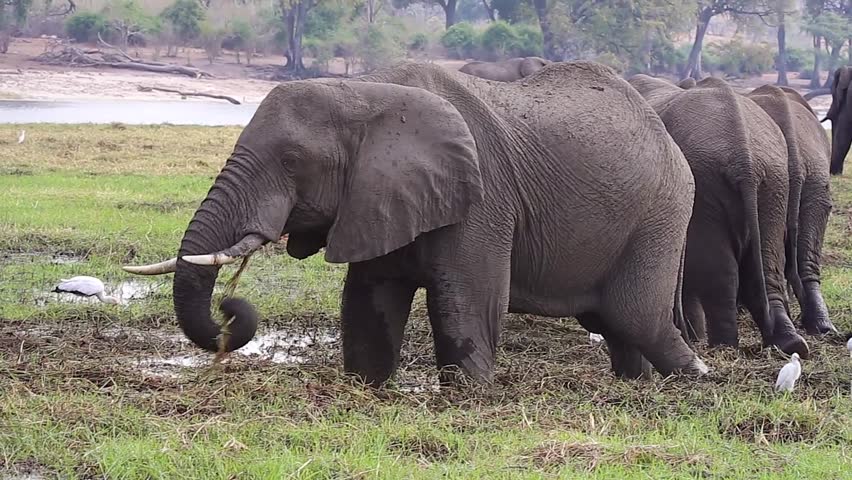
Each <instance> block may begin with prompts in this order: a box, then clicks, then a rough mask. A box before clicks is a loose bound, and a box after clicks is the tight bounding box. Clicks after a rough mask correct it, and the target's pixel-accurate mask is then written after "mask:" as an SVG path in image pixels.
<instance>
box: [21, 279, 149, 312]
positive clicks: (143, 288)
mask: <svg viewBox="0 0 852 480" xmlns="http://www.w3.org/2000/svg"><path fill="white" fill-rule="evenodd" d="M63 278H65V277H63ZM57 283H58V282H57ZM162 285H163V284H162V283H159V282H157V283H154V282H145V281H142V280H126V281H123V282H120V283H118V284H116V285H112V284H105V287H106V288H105V290H106V294H107V295H109V296H112V297H116V298H120V299H121V301H122V303H125V304H126V303H127V302H131V301H133V300H141V299H143V298H145V297H148V296H149V295H152V294H154V293H156V292H157V290H158V289H159V288H160V286H162ZM51 290H52V288H51ZM33 296H34V297H35V302H36V305H38V306H40V307H43V306H46V305H47V304H49V303H51V302H52V301H56V302H60V303H77V304H85V303H100V300H98V298H97V297H81V296H79V295H74V294H73V293H65V292H51V291H47V292H45V291H43V290H40V289H36V290H34V291H33Z"/></svg>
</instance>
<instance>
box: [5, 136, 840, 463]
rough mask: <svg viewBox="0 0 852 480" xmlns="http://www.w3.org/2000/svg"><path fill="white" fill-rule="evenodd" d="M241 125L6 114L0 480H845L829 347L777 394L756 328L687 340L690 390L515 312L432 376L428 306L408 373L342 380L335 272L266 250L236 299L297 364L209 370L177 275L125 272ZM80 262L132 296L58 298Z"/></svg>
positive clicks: (832, 290) (822, 342)
mask: <svg viewBox="0 0 852 480" xmlns="http://www.w3.org/2000/svg"><path fill="white" fill-rule="evenodd" d="M20 128H26V130H27V141H26V142H25V143H24V144H22V145H18V144H16V142H15V138H16V136H17V131H18V130H19V129H20ZM239 131H240V130H239V129H238V128H203V127H175V126H162V127H126V126H123V125H109V126H73V127H69V126H49V125H27V126H24V127H20V126H0V225H2V228H0V478H3V477H4V476H10V477H11V478H16V477H15V475H21V474H24V473H34V474H36V475H37V476H41V477H46V478H53V477H60V478H68V477H72V478H92V477H95V478H104V477H106V478H121V479H136V478H139V479H148V478H205V479H207V478H221V479H228V478H269V479H273V478H274V479H280V478H306V479H307V478H310V479H320V478H387V479H399V478H445V477H453V478H483V479H485V478H487V479H494V478H619V479H621V478H670V479H675V478H677V479H680V478H714V479H721V478H750V479H751V478H789V479H799V478H805V477H811V476H816V477H817V478H826V479H840V478H852V467H850V465H852V391H850V388H852V359H850V358H849V356H848V353H846V350H845V349H844V348H843V346H842V339H840V338H826V339H810V342H811V348H812V351H813V352H814V356H813V358H812V359H810V360H807V361H805V362H804V364H803V370H804V371H803V374H802V378H801V380H800V383H799V388H798V389H797V390H796V391H795V392H794V393H793V394H791V395H783V396H779V395H775V394H773V392H772V389H771V386H772V384H773V382H774V379H775V375H776V372H777V370H778V368H780V367H781V365H783V364H784V363H785V361H786V360H785V357H784V356H783V355H782V354H780V353H779V352H777V351H773V350H761V349H760V348H759V338H758V337H757V335H756V332H755V331H754V329H753V328H752V327H751V325H750V324H749V323H748V322H743V324H742V328H741V331H742V343H741V348H740V349H739V350H736V351H735V350H732V349H719V350H708V349H706V348H704V347H701V346H699V347H698V348H699V350H701V354H702V357H703V358H704V359H705V361H706V362H707V363H708V364H709V365H710V366H711V368H712V369H713V371H712V372H711V374H710V375H708V376H706V377H705V378H702V379H700V380H698V381H697V382H696V381H693V380H686V379H677V378H670V379H662V378H657V379H655V380H654V381H651V382H625V381H619V380H615V379H614V378H612V376H611V375H610V373H609V371H608V369H609V360H608V356H607V353H606V349H605V347H601V346H594V345H590V344H589V342H588V337H587V334H586V333H585V332H584V330H583V329H582V328H580V327H579V326H578V325H577V323H576V322H575V321H574V320H571V319H546V318H538V317H531V316H509V318H508V319H507V322H506V328H505V330H504V335H503V342H502V345H501V351H500V355H499V364H498V366H497V371H496V378H495V383H494V384H493V385H491V386H487V387H481V386H469V387H465V388H455V389H446V390H443V391H437V390H436V389H435V388H434V384H435V381H436V378H435V377H436V375H435V372H434V368H433V357H432V348H431V339H430V336H429V330H428V321H427V320H426V319H425V312H424V308H423V305H422V298H421V299H420V300H419V301H418V304H417V305H416V307H415V309H414V313H413V317H412V320H411V322H410V323H409V325H410V327H409V331H408V332H407V338H406V342H405V345H404V347H403V350H404V358H403V362H402V364H403V365H404V367H403V368H402V369H401V371H400V372H399V374H398V378H397V379H396V382H395V383H394V384H393V385H390V386H389V387H387V388H385V389H382V390H372V389H368V388H364V387H362V386H360V385H357V384H356V383H354V382H352V381H350V380H349V379H347V378H345V377H344V376H343V375H342V374H341V369H340V366H341V359H340V351H339V340H338V339H337V338H336V337H335V336H334V335H333V329H334V327H335V322H336V318H337V311H338V294H339V290H340V286H341V281H342V275H343V272H344V270H343V269H342V268H340V267H339V266H331V265H327V264H325V263H324V262H323V261H322V258H320V257H316V258H311V259H308V260H306V261H302V262H298V261H296V260H293V259H291V258H289V257H287V256H286V254H283V252H280V251H278V250H277V248H276V247H275V246H269V247H267V248H266V249H265V250H264V251H263V252H261V254H259V255H256V256H254V257H253V258H252V262H251V264H250V265H249V269H248V270H247V272H246V274H245V275H243V279H242V281H241V282H240V286H239V289H238V292H239V293H240V295H242V296H245V297H247V298H248V299H249V300H251V301H252V302H253V303H254V304H255V305H257V307H258V309H259V310H260V312H261V313H262V315H263V316H264V318H265V322H264V325H263V328H262V331H261V332H260V333H261V334H264V335H266V334H281V333H282V332H283V333H286V334H288V335H293V336H295V337H298V338H302V337H310V338H312V339H314V340H313V343H312V342H293V343H292V344H289V346H287V347H286V353H287V354H290V355H294V356H298V357H299V359H300V361H299V362H287V361H285V362H284V363H276V361H275V358H271V357H270V356H269V355H266V356H244V355H237V354H234V355H232V357H231V358H230V360H229V361H228V362H227V364H226V365H225V366H224V367H220V368H218V369H211V368H210V367H209V360H210V358H209V356H207V355H204V354H199V352H198V351H197V349H195V348H194V347H192V346H191V345H189V344H187V343H186V341H184V340H182V338H181V335H180V332H179V329H178V328H177V326H176V324H175V320H174V317H173V313H172V311H171V289H170V281H171V278H170V276H166V277H158V278H155V279H146V278H140V277H133V276H130V275H127V274H125V273H124V272H123V271H122V270H121V269H120V266H121V265H122V264H126V263H143V262H149V261H155V260H160V259H162V258H164V257H170V256H172V255H174V253H175V252H176V250H177V247H178V243H179V241H180V238H181V235H182V233H183V229H184V228H185V226H186V224H187V222H188V220H189V218H190V217H191V215H192V212H193V211H194V209H195V207H196V206H197V204H198V203H199V202H200V201H201V199H202V198H203V197H204V195H205V193H206V191H207V189H208V188H209V186H210V184H211V181H212V178H213V176H214V175H215V174H216V172H217V171H218V169H219V168H220V167H221V165H222V162H223V161H224V160H225V159H226V158H227V155H228V153H229V151H230V148H231V146H232V145H233V142H234V140H235V139H236V137H237V136H238V134H239ZM832 188H833V191H834V197H835V210H834V214H833V217H832V220H831V226H830V230H829V232H828V234H827V238H826V244H827V245H826V255H825V268H824V281H823V288H824V292H825V295H826V300H827V302H828V304H829V308H830V309H831V311H832V315H833V319H834V322H835V324H836V325H837V326H838V328H840V329H841V330H843V331H849V330H850V329H852V295H850V293H852V232H850V230H852V179H849V178H840V179H834V180H833V185H832ZM234 271H235V268H230V267H228V268H226V269H223V274H222V275H221V277H220V281H219V284H220V285H222V284H223V283H224V281H225V280H227V278H228V277H229V276H230V275H232V274H233V272H234ZM81 274H83V275H95V276H98V277H100V278H102V279H104V281H105V282H106V283H107V284H108V286H109V288H110V289H113V290H119V289H124V290H127V291H135V292H136V293H137V297H138V298H128V301H127V302H126V303H127V304H126V305H120V306H114V305H103V304H99V303H95V302H69V301H67V299H65V298H64V297H62V296H60V295H59V294H55V293H49V290H51V289H52V288H53V286H54V285H55V283H56V282H57V281H58V279H59V278H62V277H67V276H71V275H81ZM124 290H121V291H124ZM140 292H141V293H140ZM125 293H126V292H125ZM329 332H331V333H332V335H331V336H329V337H327V338H326V339H325V340H321V338H322V337H323V336H327V335H328V333H329ZM187 358H189V359H194V361H195V362H196V363H195V364H194V365H195V366H190V367H180V366H179V365H181V361H182V360H179V359H184V360H186V359H187Z"/></svg>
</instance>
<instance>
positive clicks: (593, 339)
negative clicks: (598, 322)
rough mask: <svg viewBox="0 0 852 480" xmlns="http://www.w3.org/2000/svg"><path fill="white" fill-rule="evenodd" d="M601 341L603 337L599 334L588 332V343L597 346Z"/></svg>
mask: <svg viewBox="0 0 852 480" xmlns="http://www.w3.org/2000/svg"><path fill="white" fill-rule="evenodd" d="M603 339H604V338H603V335H601V334H600V333H592V332H589V342H590V343H591V344H592V345H597V344H599V343H601V342H602V341H603Z"/></svg>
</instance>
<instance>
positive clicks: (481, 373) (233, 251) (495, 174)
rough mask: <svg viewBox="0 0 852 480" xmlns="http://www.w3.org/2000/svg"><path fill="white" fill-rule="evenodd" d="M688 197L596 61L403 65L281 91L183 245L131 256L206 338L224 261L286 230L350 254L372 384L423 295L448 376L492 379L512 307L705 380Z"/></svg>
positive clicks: (244, 324)
mask: <svg viewBox="0 0 852 480" xmlns="http://www.w3.org/2000/svg"><path fill="white" fill-rule="evenodd" d="M559 92H571V95H570V96H568V95H564V94H563V95H560V94H559ZM640 132H641V135H642V141H641V142H637V138H638V137H637V135H638V134H639V133H640ZM601 139H606V141H601ZM693 195H694V181H693V179H692V174H691V173H690V170H689V166H688V165H687V163H686V160H685V159H684V158H683V155H682V154H681V153H680V150H679V149H678V148H677V146H676V145H675V144H674V142H673V141H672V140H671V137H670V136H669V135H668V133H666V130H665V127H664V126H663V124H662V122H660V120H659V118H658V117H657V116H656V114H654V112H653V111H652V110H651V109H650V107H648V105H647V104H646V103H645V101H644V100H642V98H641V97H640V96H639V95H638V94H636V92H635V91H634V90H633V89H632V88H630V86H629V85H628V84H627V82H625V81H624V80H622V79H621V78H619V77H618V76H617V75H616V74H615V72H614V71H613V70H611V69H609V68H608V67H604V66H601V65H597V64H594V63H586V62H579V63H574V64H567V63H566V64H552V65H549V66H548V67H546V68H545V69H542V70H541V71H539V72H537V73H536V74H534V75H533V76H531V77H530V78H529V79H528V82H527V85H519V84H513V83H495V82H489V81H486V80H482V79H479V78H476V77H472V76H468V75H465V74H461V73H458V72H451V71H449V70H446V69H443V68H441V67H438V66H434V65H430V64H420V63H404V64H401V65H398V66H395V67H392V68H388V69H385V70H382V71H379V72H377V73H374V74H371V75H366V76H363V77H359V78H356V79H352V80H339V79H315V80H304V81H293V82H287V83H283V84H280V85H278V86H276V87H275V88H274V89H273V90H272V91H271V92H270V93H269V94H268V95H267V96H266V98H265V99H264V100H263V101H262V103H261V104H260V106H259V107H258V109H257V111H256V113H255V115H254V117H253V118H252V119H251V121H250V122H249V123H248V125H246V127H245V128H244V130H243V131H242V133H241V134H240V136H239V138H238V140H237V142H236V145H235V147H234V150H233V153H232V154H231V156H230V158H229V159H228V160H227V162H226V164H225V166H224V167H223V168H222V171H221V172H220V173H219V175H218V176H217V178H216V180H215V181H214V183H213V186H212V187H211V188H210V190H209V192H208V194H207V197H206V198H205V199H204V200H203V201H202V203H201V204H200V206H199V207H198V209H197V210H196V212H195V214H194V216H193V218H192V220H191V221H190V223H189V225H188V227H187V229H186V231H185V233H184V236H183V240H182V242H181V245H180V249H179V252H178V256H177V257H175V258H173V259H170V260H166V261H164V262H161V263H159V264H154V265H147V266H141V267H139V266H136V267H129V266H126V267H124V268H125V270H126V271H129V272H132V273H137V274H159V273H166V272H170V271H174V273H175V275H174V283H173V296H174V307H175V312H176V316H177V320H178V323H179V324H180V326H181V328H182V330H183V332H184V333H185V335H186V336H187V337H189V339H191V340H192V341H193V342H194V343H195V344H196V345H198V346H199V347H201V348H203V349H206V350H208V351H214V350H216V349H217V346H218V341H217V338H219V334H220V332H219V328H218V326H217V325H216V324H215V323H214V322H213V321H212V319H211V313H210V307H211V293H212V290H213V286H214V283H215V280H216V277H217V273H218V270H219V266H220V265H223V264H227V263H232V262H234V261H236V259H237V258H239V257H244V256H245V255H248V254H250V253H251V252H253V251H255V250H257V249H258V248H259V247H260V246H261V245H263V244H265V243H267V242H272V241H276V240H278V239H279V238H280V237H281V236H282V235H285V234H286V235H288V240H287V247H286V248H287V253H288V254H289V255H291V256H292V257H294V258H297V259H304V258H307V257H309V256H311V255H314V254H316V253H318V252H319V251H320V250H321V249H323V248H324V249H325V251H324V256H325V260H326V261H328V262H331V263H347V264H348V268H347V273H346V277H345V282H344V286H343V292H342V300H341V313H340V322H341V329H342V350H343V369H344V372H345V373H347V374H354V375H355V376H357V377H358V378H360V379H361V380H362V381H364V382H365V383H367V384H369V385H374V386H381V385H382V384H384V383H385V382H386V381H387V380H388V379H390V378H391V377H392V375H393V373H394V372H395V370H396V368H397V366H398V363H399V358H400V349H401V344H402V339H403V333H404V329H405V325H406V323H407V321H408V317H409V314H410V310H411V304H412V299H413V297H414V294H415V291H416V290H417V289H419V288H424V289H425V290H426V303H427V312H428V317H429V321H430V324H431V327H432V336H433V343H434V351H435V359H436V363H437V367H438V368H439V371H440V377H439V378H440V379H441V382H442V384H446V383H450V384H452V383H454V382H455V381H457V380H458V379H460V378H464V377H467V378H470V379H473V380H474V381H477V382H483V383H488V382H490V381H492V380H493V369H494V363H495V357H496V352H497V346H498V342H499V337H500V328H501V320H502V317H503V316H504V314H506V313H507V312H514V313H530V314H536V315H542V316H551V317H570V316H576V317H577V318H578V320H579V322H580V324H581V325H582V326H583V327H585V328H586V329H587V330H590V331H593V332H596V333H600V334H602V335H603V336H604V337H605V339H606V341H607V343H608V346H609V350H610V354H611V364H612V369H613V371H614V372H615V374H616V375H617V376H620V377H628V378H637V377H644V376H646V375H650V374H651V366H653V367H654V368H655V369H656V370H657V371H659V372H660V373H661V374H663V375H668V374H671V373H673V372H683V373H685V374H688V375H691V374H698V375H700V374H703V373H706V372H707V371H708V368H707V366H706V365H705V364H704V362H703V361H702V360H701V359H700V358H699V356H698V355H697V354H696V353H695V352H694V351H693V350H692V349H691V347H690V345H689V344H688V343H687V341H686V339H685V338H684V336H683V335H682V332H681V331H679V329H678V328H677V325H683V316H682V311H681V308H680V302H679V299H680V295H679V289H680V285H681V278H682V266H683V249H684V246H685V240H686V229H687V226H688V223H689V217H690V215H691V212H692V198H693ZM249 307H250V305H249V304H248V302H247V301H245V300H244V299H239V301H238V302H236V303H233V304H231V305H229V306H223V307H222V308H223V309H224V310H226V311H225V313H226V316H228V317H229V318H231V323H230V326H229V330H230V334H231V337H230V338H229V339H225V345H224V350H225V351H230V350H234V349H236V348H239V347H240V346H241V344H243V343H245V342H246V341H247V340H246V338H251V335H253V329H254V328H255V325H256V323H257V315H256V314H252V313H251V310H250V308H249ZM247 332H249V333H247ZM235 337H238V340H235ZM649 362H650V363H649Z"/></svg>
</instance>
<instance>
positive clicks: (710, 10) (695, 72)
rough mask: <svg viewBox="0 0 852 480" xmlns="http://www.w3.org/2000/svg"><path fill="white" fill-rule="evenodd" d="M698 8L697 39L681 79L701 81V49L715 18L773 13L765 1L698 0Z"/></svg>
mask: <svg viewBox="0 0 852 480" xmlns="http://www.w3.org/2000/svg"><path fill="white" fill-rule="evenodd" d="M697 7H698V8H697V17H696V22H695V39H694V40H693V43H692V49H691V50H690V51H689V58H688V59H687V62H686V67H685V68H684V69H683V72H681V78H689V77H692V78H695V79H700V78H701V77H702V71H701V49H702V48H703V46H704V35H705V34H706V33H707V27H708V26H709V25H710V20H712V19H713V17H715V16H717V15H722V14H727V15H732V16H735V17H736V16H747V15H756V16H758V17H761V18H764V17H767V16H769V15H771V14H772V12H773V10H772V8H771V5H768V4H767V3H766V2H765V1H763V0H697Z"/></svg>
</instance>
